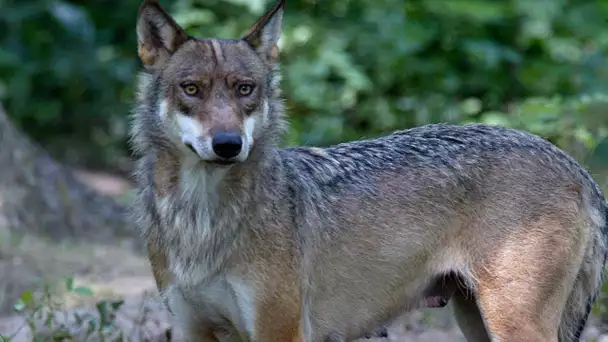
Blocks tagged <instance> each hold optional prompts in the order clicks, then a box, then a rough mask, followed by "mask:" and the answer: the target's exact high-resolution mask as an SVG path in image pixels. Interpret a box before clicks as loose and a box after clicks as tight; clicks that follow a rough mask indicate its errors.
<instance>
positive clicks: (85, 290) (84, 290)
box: [74, 287, 94, 296]
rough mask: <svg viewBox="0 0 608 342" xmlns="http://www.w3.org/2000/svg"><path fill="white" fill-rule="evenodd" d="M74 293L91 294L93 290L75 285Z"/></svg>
mask: <svg viewBox="0 0 608 342" xmlns="http://www.w3.org/2000/svg"><path fill="white" fill-rule="evenodd" d="M74 293H77V294H79V295H82V296H92V295H93V294H94V293H93V290H91V289H90V288H88V287H77V288H75V289H74Z"/></svg>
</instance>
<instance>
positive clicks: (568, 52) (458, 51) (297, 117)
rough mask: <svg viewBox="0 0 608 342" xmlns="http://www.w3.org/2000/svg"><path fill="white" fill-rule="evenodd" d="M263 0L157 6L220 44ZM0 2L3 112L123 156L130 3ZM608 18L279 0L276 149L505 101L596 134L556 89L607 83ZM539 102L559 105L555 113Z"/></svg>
mask: <svg viewBox="0 0 608 342" xmlns="http://www.w3.org/2000/svg"><path fill="white" fill-rule="evenodd" d="M271 1H272V0H255V1H245V0H204V1H203V0H175V1H172V2H169V1H165V2H164V3H163V4H164V5H165V6H166V7H167V8H168V9H169V10H170V12H171V13H172V14H173V15H174V16H175V17H176V19H177V21H178V22H179V23H180V24H182V25H183V26H184V27H186V28H187V31H188V32H189V33H191V34H195V35H199V36H204V37H211V36H219V37H223V38H232V37H238V36H240V35H242V34H243V32H245V31H246V29H247V28H248V27H249V25H251V24H252V23H253V22H254V20H255V19H256V17H257V16H259V15H261V14H262V13H263V11H264V10H265V9H266V8H268V6H270V2H271ZM1 4H2V5H1V6H2V8H3V10H2V11H0V99H2V100H3V101H5V102H6V105H7V107H8V109H9V113H10V114H11V115H12V117H13V118H14V119H15V121H16V122H17V123H19V125H20V126H21V127H23V128H24V129H25V130H26V131H27V133H29V134H30V135H32V136H33V137H34V138H36V139H37V140H38V141H41V142H42V143H43V144H44V145H45V147H47V148H51V149H52V151H54V153H55V154H56V155H60V156H61V157H63V158H64V159H65V158H68V159H69V160H72V159H75V158H76V157H80V158H83V157H84V158H85V159H84V161H103V162H108V161H110V162H115V161H116V160H120V159H119V158H117V157H119V156H125V155H126V153H127V151H126V148H125V142H126V125H127V123H126V121H125V116H126V114H127V113H128V108H129V106H130V105H131V104H132V96H133V94H132V91H133V88H132V85H133V76H134V73H135V72H136V70H137V68H138V61H137V59H136V54H135V53H136V38H135V28H134V21H135V17H136V14H137V6H138V5H139V3H138V1H118V0H107V1H104V2H81V1H76V0H71V1H67V0H28V1H16V0H3V2H2V3H1ZM607 16H608V4H606V3H604V2H601V1H592V0H581V1H574V0H555V1H554V0H538V1H526V0H505V1H499V2H496V1H490V0H425V1H420V0H414V1H405V2H404V1H398V0H377V1H373V2H370V1H366V0H327V1H315V0H290V1H288V2H287V12H286V16H285V29H284V33H283V36H282V40H281V42H280V44H281V62H282V67H283V74H284V82H283V86H284V89H285V96H286V98H287V99H288V108H289V117H290V121H291V124H292V130H291V132H290V134H289V137H288V139H287V141H286V143H287V144H296V143H297V144H300V143H305V144H314V145H326V144H330V143H335V142H339V141H344V140H350V139H356V138H359V137H363V136H375V135H378V134H385V133H387V132H390V131H392V130H394V129H399V128H406V127H411V126H414V125H420V124H424V123H428V122H439V121H442V122H449V123H462V122H468V121H488V120H489V121H492V122H513V119H512V118H511V115H512V114H511V112H512V109H513V108H518V109H516V110H515V112H516V116H517V117H519V118H520V119H521V120H520V119H518V120H520V122H519V124H517V125H516V126H518V127H520V128H524V129H530V130H533V131H535V132H539V133H542V134H545V135H548V136H550V137H552V139H553V140H555V141H558V142H560V143H569V142H570V141H572V135H576V137H575V138H576V139H575V140H577V141H578V140H581V139H582V140H589V139H590V134H591V135H593V134H596V133H597V132H591V133H589V132H585V131H584V129H582V128H581V127H592V128H593V130H597V129H599V127H606V126H607V125H608V118H607V117H608V115H606V114H604V113H602V114H603V115H600V116H601V119H600V120H597V121H598V122H597V124H593V125H591V126H589V125H588V124H586V123H583V121H584V120H583V119H581V118H580V117H579V116H578V114H577V112H576V109H575V108H574V109H572V108H568V109H564V111H566V112H568V113H570V114H568V117H567V118H562V117H557V116H559V115H558V113H560V112H562V109H560V108H559V107H560V106H561V101H562V100H554V96H556V95H557V96H559V98H563V99H568V98H570V97H571V96H574V95H581V94H592V93H598V92H599V93H601V92H604V93H606V90H607V89H606V86H607V77H606V76H607V71H608V70H607V68H606V63H605V61H604V58H603V56H604V55H605V52H606V50H607V48H608V31H606V30H604V25H605V18H606V17H607ZM529 97H531V98H535V99H536V100H529V101H528V100H525V99H527V98H529ZM522 101H523V104H522V107H519V106H517V104H518V103H520V102H522ZM538 101H540V102H543V103H547V104H548V103H553V102H552V101H557V102H555V103H553V105H551V106H553V107H552V108H553V114H550V113H547V110H546V108H544V109H543V108H539V107H544V105H540V104H539V103H538ZM537 109H539V110H540V111H541V112H543V113H544V114H540V113H537V112H535V111H536V110H537ZM546 115H549V116H550V115H553V119H544V116H546ZM545 123H547V124H546V125H545ZM574 126H576V127H578V128H576V132H575V131H570V128H571V127H574ZM597 134H600V135H601V133H597ZM590 145H591V144H590V143H589V141H587V145H586V146H587V147H589V146H590ZM562 147H565V148H567V149H569V146H562Z"/></svg>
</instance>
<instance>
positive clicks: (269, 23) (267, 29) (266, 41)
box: [243, 0, 285, 62]
mask: <svg viewBox="0 0 608 342" xmlns="http://www.w3.org/2000/svg"><path fill="white" fill-rule="evenodd" d="M284 8H285V0H279V1H278V2H277V4H276V5H274V7H273V8H272V9H271V10H269V11H268V12H266V14H264V15H263V16H262V17H261V18H260V19H259V20H258V21H257V22H256V23H255V25H253V27H251V28H250V29H249V31H247V33H246V34H245V36H244V37H243V40H244V41H246V42H247V43H248V44H249V45H251V47H253V48H254V49H255V50H256V51H257V52H258V54H259V55H260V56H261V57H262V58H264V59H266V60H267V61H270V62H274V61H275V60H276V59H277V58H278V53H279V49H278V47H277V43H278V41H279V38H280V37H281V26H282V24H283V11H284Z"/></svg>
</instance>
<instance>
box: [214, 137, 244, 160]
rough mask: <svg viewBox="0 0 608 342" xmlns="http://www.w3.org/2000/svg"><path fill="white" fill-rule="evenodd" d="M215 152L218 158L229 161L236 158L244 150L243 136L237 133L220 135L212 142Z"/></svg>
mask: <svg viewBox="0 0 608 342" xmlns="http://www.w3.org/2000/svg"><path fill="white" fill-rule="evenodd" d="M211 144H212V146H213V152H215V154H217V155H218V157H221V158H225V159H229V158H234V157H236V156H237V155H238V154H239V153H240V152H241V148H243V140H242V139H241V135H240V134H237V133H218V134H216V135H215V137H213V141H212V142H211Z"/></svg>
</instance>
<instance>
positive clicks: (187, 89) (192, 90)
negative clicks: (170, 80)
mask: <svg viewBox="0 0 608 342" xmlns="http://www.w3.org/2000/svg"><path fill="white" fill-rule="evenodd" d="M182 88H183V89H184V93H186V95H188V96H194V95H196V94H198V87H197V86H196V84H193V83H186V84H184V85H182Z"/></svg>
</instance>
